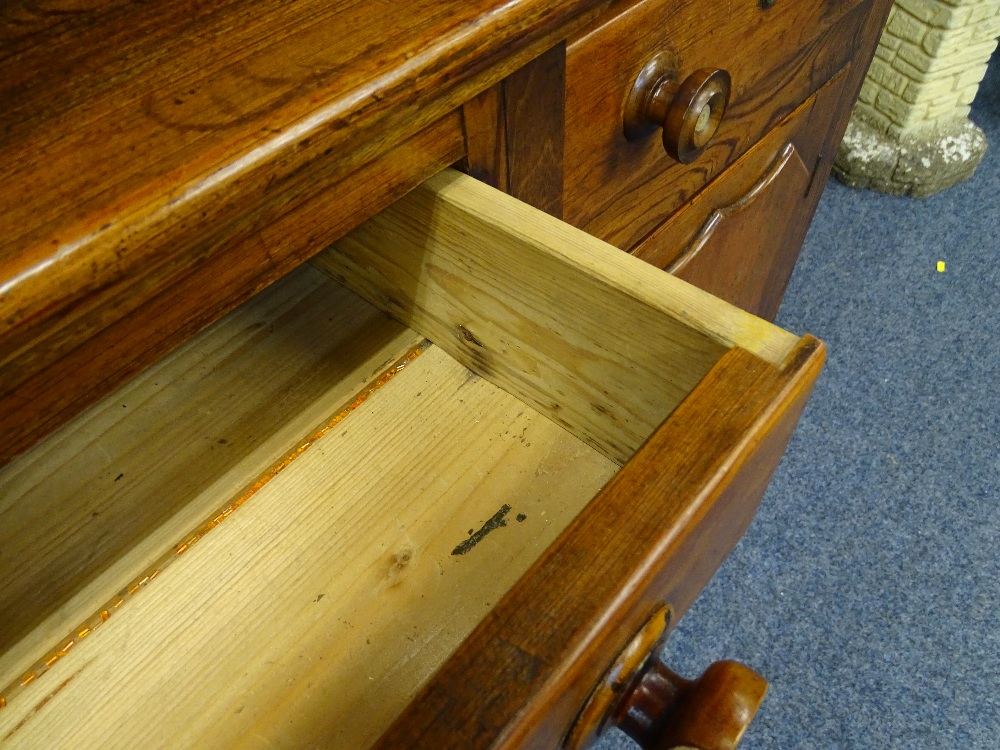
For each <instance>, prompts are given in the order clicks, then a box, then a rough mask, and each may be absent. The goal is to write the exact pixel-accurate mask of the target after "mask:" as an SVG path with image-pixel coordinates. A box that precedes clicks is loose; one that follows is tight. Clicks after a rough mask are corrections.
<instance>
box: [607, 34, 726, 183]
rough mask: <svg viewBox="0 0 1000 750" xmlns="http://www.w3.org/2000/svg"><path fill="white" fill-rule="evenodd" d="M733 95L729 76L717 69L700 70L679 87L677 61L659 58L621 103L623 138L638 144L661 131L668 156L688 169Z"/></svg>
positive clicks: (667, 55)
mask: <svg viewBox="0 0 1000 750" xmlns="http://www.w3.org/2000/svg"><path fill="white" fill-rule="evenodd" d="M731 90H732V79H731V78H730V76H729V73H727V72H726V71H725V70H720V69H716V68H701V69H699V70H696V71H695V72H694V73H692V74H691V75H689V76H688V77H687V78H685V79H684V80H683V81H682V82H678V74H677V60H676V58H675V57H674V56H673V55H672V54H670V53H669V52H661V53H659V54H657V55H656V56H655V57H653V59H652V60H650V61H649V62H648V63H647V64H646V65H645V67H643V69H642V70H641V71H639V75H638V76H637V77H636V80H635V83H634V84H633V85H632V90H631V92H630V93H629V95H628V99H626V101H625V112H624V125H625V137H626V138H628V139H629V140H631V141H637V140H641V139H642V138H645V137H646V136H648V135H649V134H650V133H651V132H653V131H654V130H655V129H656V128H657V127H661V128H663V148H664V149H666V152H667V153H668V154H669V155H670V156H671V157H672V158H674V159H676V160H677V161H679V162H680V163H681V164H690V163H691V162H693V161H694V160H695V159H697V158H698V157H699V156H700V155H701V152H702V151H704V150H705V147H706V146H708V144H709V142H710V141H711V140H712V138H713V137H714V136H715V134H716V132H717V131H718V129H719V124H720V123H721V122H722V118H723V117H724V116H725V114H726V106H727V105H728V104H729V94H730V91H731Z"/></svg>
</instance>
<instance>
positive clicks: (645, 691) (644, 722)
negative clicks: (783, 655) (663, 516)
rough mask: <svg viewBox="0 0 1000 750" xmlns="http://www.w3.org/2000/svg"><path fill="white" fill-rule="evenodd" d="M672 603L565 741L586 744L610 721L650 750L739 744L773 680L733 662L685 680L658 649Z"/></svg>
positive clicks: (622, 659) (725, 749)
mask: <svg viewBox="0 0 1000 750" xmlns="http://www.w3.org/2000/svg"><path fill="white" fill-rule="evenodd" d="M669 616H670V612H669V609H665V610H660V611H659V612H657V614H655V615H654V616H653V617H652V618H650V620H649V621H648V622H647V624H646V626H645V627H643V629H642V630H641V631H639V633H638V634H637V635H636V636H635V638H633V639H632V642H631V643H630V644H629V645H628V646H627V647H626V648H625V649H624V650H623V651H622V653H621V654H620V655H619V657H618V658H617V659H616V661H615V663H614V664H613V665H612V666H611V668H610V669H609V670H608V672H607V673H606V674H605V676H604V678H603V679H602V680H601V681H600V683H598V686H597V687H596V688H595V689H594V692H593V693H592V694H591V696H590V698H589V699H588V701H587V703H586V705H585V706H584V708H583V710H582V711H581V712H580V715H579V716H578V717H577V721H576V724H575V725H574V727H573V729H572V730H571V731H570V734H569V736H568V737H567V740H566V742H565V748H566V750H584V749H585V748H586V747H588V746H589V745H590V744H591V743H592V741H593V740H595V739H596V738H597V737H598V736H600V735H601V734H602V733H603V732H604V731H605V730H606V729H607V728H608V727H609V726H612V725H614V726H617V727H618V728H619V729H621V730H622V731H624V732H625V733H626V734H628V735H629V736H630V737H631V738H632V739H634V740H635V741H636V742H637V743H638V744H639V745H640V747H642V748H643V750H674V749H675V748H684V749H685V750H687V749H689V748H694V749H695V750H734V748H735V747H736V746H737V745H738V744H739V741H740V739H742V737H743V733H744V732H745V731H746V729H747V727H748V726H749V725H750V721H751V720H752V719H753V717H754V714H756V713H757V709H758V708H759V707H760V704H761V702H762V701H763V700H764V695H765V694H766V693H767V680H765V679H764V678H763V677H761V676H760V675H759V674H757V673H756V672H754V671H753V670H752V669H750V668H749V667H747V666H744V665H743V664H739V663H738V662H734V661H717V662H715V663H714V664H712V665H710V666H709V667H708V669H706V670H705V671H704V672H703V673H702V675H701V676H700V677H698V678H697V679H694V680H686V679H684V678H683V677H680V676H678V675H677V674H675V673H674V672H673V671H671V670H670V669H669V668H668V667H666V666H665V665H664V664H663V663H662V662H661V661H660V659H659V658H658V657H657V655H656V651H657V650H658V648H659V646H660V645H661V644H662V643H663V639H664V636H665V633H666V630H667V628H666V624H667V623H668V622H669Z"/></svg>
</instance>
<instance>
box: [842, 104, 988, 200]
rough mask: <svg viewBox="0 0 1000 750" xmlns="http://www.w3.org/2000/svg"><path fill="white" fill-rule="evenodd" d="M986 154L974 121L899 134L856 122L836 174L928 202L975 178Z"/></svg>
mask: <svg viewBox="0 0 1000 750" xmlns="http://www.w3.org/2000/svg"><path fill="white" fill-rule="evenodd" d="M985 153H986V135H985V134H984V133H983V131H982V130H980V129H979V128H978V127H977V126H976V124H975V123H972V122H970V121H969V120H958V121H957V122H956V123H955V124H954V126H951V127H947V128H940V127H939V128H928V129H926V130H924V131H917V132H910V133H905V134H903V135H901V136H894V135H891V134H889V133H884V132H882V131H880V130H877V129H876V128H873V127H871V126H870V125H867V124H865V123H864V122H860V121H858V120H857V119H852V120H851V122H850V124H849V125H848V126H847V133H846V134H845V135H844V140H843V142H842V143H841V145H840V150H839V152H838V153H837V160H836V162H835V163H834V167H833V173H834V174H835V175H836V176H837V178H838V179H839V180H840V181H841V182H843V183H845V184H846V185H850V186H851V187H858V188H868V189H870V190H877V191H879V192H882V193H890V194H892V195H909V196H913V197H914V198H926V197H928V196H931V195H934V194H935V193H938V192H940V191H942V190H945V189H946V188H950V187H951V186H952V185H955V184H957V183H959V182H962V181H963V180H967V179H968V178H970V177H972V175H973V173H974V172H975V171H976V167H977V166H979V162H980V160H981V159H982V158H983V154H985Z"/></svg>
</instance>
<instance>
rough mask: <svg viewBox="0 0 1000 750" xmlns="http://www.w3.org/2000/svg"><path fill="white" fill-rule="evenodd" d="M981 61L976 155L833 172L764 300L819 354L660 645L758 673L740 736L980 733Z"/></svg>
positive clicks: (984, 222)
mask: <svg viewBox="0 0 1000 750" xmlns="http://www.w3.org/2000/svg"><path fill="white" fill-rule="evenodd" d="M992 68H993V69H992V70H991V71H990V73H989V74H988V79H987V81H985V82H984V84H983V86H982V88H981V89H980V93H979V97H978V99H977V101H976V105H975V107H974V110H973V115H972V119H973V120H974V121H975V122H976V123H977V124H978V125H979V126H980V127H982V128H983V129H984V130H985V131H986V133H987V136H988V138H989V140H990V144H991V146H990V148H991V150H990V151H989V152H988V153H987V155H986V157H985V159H984V161H983V163H982V164H981V165H980V168H979V170H978V172H977V174H976V175H975V177H974V178H973V179H972V180H970V181H968V182H966V183H964V184H962V185H960V186H958V187H955V188H953V189H951V190H949V191H946V192H945V193H943V194H940V195H937V196H935V197H932V198H930V199H927V200H914V199H907V198H894V197H889V196H884V195H879V194H876V193H872V192H868V191H859V190H851V189H848V188H846V187H844V186H843V185H841V184H839V183H837V182H835V181H831V183H830V185H829V187H828V188H827V192H826V193H825V195H824V197H823V199H822V203H821V205H820V208H819V211H818V213H817V216H816V219H815V223H814V224H813V226H812V229H811V231H810V234H809V237H808V239H807V241H806V244H805V247H804V249H803V252H802V256H801V258H800V260H799V264H798V266H797V267H796V270H795V273H794V276H793V278H792V281H791V284H790V287H789V290H788V293H787V295H786V297H785V300H784V303H783V306H782V308H781V312H780V314H779V316H778V323H779V324H780V325H781V326H783V327H785V328H787V329H789V330H792V331H794V332H797V333H805V332H809V333H812V334H814V335H816V336H818V337H819V338H821V339H823V340H824V341H825V342H826V344H827V348H828V361H827V366H826V369H825V371H824V373H823V375H822V376H821V378H820V381H819V383H818V385H817V388H816V391H815V393H814V395H813V397H812V400H811V402H810V403H809V405H808V406H807V409H806V412H805V414H804V415H803V417H802V421H801V423H800V425H799V428H798V430H797V432H796V433H795V435H794V436H793V438H792V441H791V445H790V447H789V450H788V453H787V455H786V456H785V459H784V460H783V462H782V464H781V466H780V467H779V469H778V471H777V473H776V475H775V477H774V480H773V482H772V485H771V487H770V489H769V491H768V493H767V495H766V497H765V499H764V502H763V504H762V506H761V509H760V512H759V514H758V516H757V518H756V519H755V521H754V522H753V524H752V526H751V528H750V530H749V532H748V533H747V535H746V537H745V538H744V540H743V541H742V542H741V543H740V545H739V546H738V547H737V549H736V551H735V552H734V553H733V555H732V556H731V557H730V559H729V560H728V561H727V562H726V564H725V565H724V567H723V568H722V569H721V570H720V572H719V573H718V575H717V576H716V578H715V579H714V581H713V582H712V583H711V585H710V586H709V587H708V588H707V589H706V590H705V592H704V593H703V594H702V596H701V597H700V598H699V599H698V601H697V602H696V603H695V605H694V607H693V608H692V609H691V611H690V612H689V613H688V614H687V615H686V617H685V618H684V619H683V620H682V621H681V623H680V625H679V626H678V629H677V630H676V631H675V634H674V635H673V636H672V638H671V640H670V642H669V643H668V646H667V650H666V652H665V659H666V661H667V663H668V664H670V665H671V667H672V668H674V669H675V670H676V671H678V672H680V673H681V674H686V675H688V676H693V675H696V674H699V673H700V672H701V671H702V670H703V669H704V668H705V667H706V666H707V665H708V664H709V663H710V662H712V661H714V660H716V659H720V658H735V659H738V660H741V661H743V662H745V663H747V664H749V665H752V666H753V667H754V668H756V669H758V670H759V671H760V672H761V673H763V674H764V675H765V676H766V677H767V678H768V679H769V680H770V681H771V690H770V693H769V694H768V697H767V699H766V700H765V702H764V705H763V707H762V708H761V711H760V713H759V714H758V716H757V719H756V720H755V721H754V723H753V725H752V726H751V728H750V730H749V732H748V733H747V735H746V737H745V739H744V742H743V744H742V745H741V748H745V749H746V750H756V749H760V748H768V749H771V748H774V749H782V750H785V749H789V750H791V749H796V748H804V749H806V750H812V749H814V748H816V749H825V748H849V749H851V750H854V749H855V748H857V749H862V748H864V749H867V748H872V749H875V748H877V749H878V750H889V749H891V748H900V749H903V748H905V750H922V749H923V748H928V749H931V748H933V749H934V750H940V749H945V748H947V749H948V750H952V749H955V750H998V748H1000V635H998V634H1000V563H998V560H1000V548H998V542H1000V507H998V506H1000V288H998V287H1000V62H996V63H994V65H993V66H992ZM939 260H943V261H945V263H946V270H945V272H944V273H939V272H938V271H937V270H936V264H937V261H939ZM626 747H632V745H631V743H629V742H628V741H627V740H625V739H622V736H620V735H619V736H614V737H608V738H607V739H606V740H605V741H604V742H603V743H602V748H605V749H606V750H611V748H615V749H616V750H617V749H619V748H626Z"/></svg>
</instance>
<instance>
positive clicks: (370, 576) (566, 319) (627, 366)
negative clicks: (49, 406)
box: [0, 172, 798, 748]
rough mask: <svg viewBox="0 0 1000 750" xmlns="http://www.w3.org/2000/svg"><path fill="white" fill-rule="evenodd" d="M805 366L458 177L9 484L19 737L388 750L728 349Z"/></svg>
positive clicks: (754, 333)
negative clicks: (498, 609)
mask: <svg viewBox="0 0 1000 750" xmlns="http://www.w3.org/2000/svg"><path fill="white" fill-rule="evenodd" d="M331 277H333V278H331ZM359 295H360V296H359ZM390 314H391V315H390ZM797 341H798V339H797V338H796V337H795V336H793V335H791V334H788V333H786V332H784V331H782V330H780V329H778V328H776V327H774V326H772V325H770V324H768V323H766V322H764V321H760V320H758V319H756V318H754V317H753V316H750V315H748V314H746V313H743V312H741V311H740V310H738V309H736V308H733V307H731V306H729V305H726V304H725V303H722V302H719V301H718V300H715V299H714V298H712V297H710V296H709V295H706V294H704V293H702V292H700V291H699V290H697V289H695V288H693V287H690V286H689V285H687V284H685V283H684V282H681V281H678V280H677V279H674V278H671V277H669V276H668V275H666V274H664V273H662V272H660V271H658V270H656V269H655V268H652V267H651V266H648V265H646V264H644V263H642V262H641V261H639V260H637V259H635V258H631V257H629V256H626V255H624V254H622V253H620V252H619V251H617V250H615V249H614V248H611V247H610V246H607V245H604V244H603V243H601V242H599V241H597V240H594V239H593V238H590V237H588V236H587V235H585V234H583V233H581V232H578V231H577V230H574V229H572V228H570V227H568V226H566V225H564V224H562V223H561V222H558V221H557V220H555V219H552V218H551V217H548V216H547V215H545V214H541V213H540V212H538V211H535V210H533V209H530V208H529V207H527V206H524V205H523V204H520V203H518V202H517V201H514V200H513V199H510V198H508V197H507V196H503V195H501V194H499V193H497V192H496V191H493V190H491V189H490V188H488V187H486V186H484V185H481V184H480V183H477V182H475V181H473V180H471V179H470V178H467V177H464V176H462V175H459V174H456V173H451V172H449V173H445V174H442V175H439V176H438V177H435V178H433V179H432V180H430V181H429V182H428V183H427V184H425V185H424V186H421V187H420V188H418V189H417V190H416V191H414V192H413V193H411V194H409V195H408V196H406V197H405V198H404V199H402V200H401V201H399V202H398V203H397V204H395V205H394V206H392V207H391V208H390V209H389V210H387V211H385V212H383V213H382V214H380V215H379V216H377V217H375V219H373V220H372V221H370V222H368V223H367V224H365V225H363V226H362V227H360V228H358V229H357V230H355V231H354V232H352V233H351V234H350V235H349V236H348V237H346V238H344V239H343V240H341V241H339V242H338V243H337V245H336V246H335V247H334V248H331V249H330V250H328V251H325V252H324V253H323V254H321V256H320V257H319V258H318V259H317V260H316V261H315V265H314V266H306V267H302V268H300V269H298V270H297V271H295V272H293V273H292V274H290V275H289V276H287V277H286V278H285V279H283V280H281V281H280V282H278V283H277V284H275V285H274V286H272V287H271V288H269V289H268V290H267V291H265V292H264V293H262V294H261V295H259V296H258V297H256V298H254V299H253V300H251V301H250V302H249V303H248V304H246V305H245V306H243V307H242V308H240V309H238V310H237V311H235V312H234V313H232V314H231V315H229V316H228V317H227V318H225V319H223V320H222V321H220V322H219V323H218V324H216V325H215V326H213V327H212V328H210V329H208V330H206V331H205V332H203V333H202V334H200V335H199V336H198V337H196V338H195V339H194V340H192V341H191V342H190V343H189V344H187V345H186V346H184V347H183V348H181V349H179V350H178V351H177V352H175V353H174V354H173V355H171V356H170V357H168V358H167V359H165V360H164V361H162V362H161V363H159V364H158V365H156V366H155V367H153V368H152V369H150V370H148V371H147V372H145V373H144V374H143V375H142V376H140V377H139V378H137V379H135V380H134V381H132V382H131V383H130V384H129V385H127V386H126V387H125V388H123V389H122V390H120V391H119V392H118V393H116V394H114V395H113V396H112V397H110V398H108V399H106V400H105V401H104V402H102V403H100V404H98V405H97V406H95V407H93V408H91V409H90V410H88V411H87V412H85V413H84V414H83V415H82V416H81V417H80V418H78V419H77V420H75V421H74V422H72V423H70V424H69V425H66V426H65V427H64V428H63V429H61V430H60V431H59V432H57V433H56V434H55V435H53V436H52V437H51V438H50V439H49V440H47V441H46V442H44V443H42V444H41V445H39V446H37V447H36V448H34V449H33V450H32V451H30V452H29V453H27V454H25V455H23V456H22V457H20V458H19V459H17V460H16V461H15V462H13V463H11V464H9V465H7V466H5V467H3V468H2V469H0V518H2V521H3V522H2V525H0V704H2V705H3V708H2V710H0V742H4V743H9V744H10V745H11V746H12V747H17V746H25V747H58V746H69V745H72V746H79V747H85V746H90V745H97V744H101V745H108V744H110V745H112V746H122V747H138V746H143V747H149V746H153V745H158V744H163V745H171V746H173V745H177V746H192V745H206V744H208V745H211V746H216V747H219V746H241V747H268V746H278V747H302V746H309V745H310V744H313V743H322V744H324V745H329V746H335V747H351V748H359V747H365V746H367V745H369V744H371V743H372V742H373V741H374V740H375V739H376V738H377V737H378V736H379V735H380V734H381V733H382V731H384V729H385V728H386V727H387V726H388V724H389V723H391V721H392V720H393V718H394V717H395V716H397V715H398V714H399V713H400V712H401V711H402V709H403V708H404V707H405V706H406V704H407V703H408V702H409V701H410V700H411V699H412V697H413V696H414V695H415V694H416V692H417V691H418V690H419V688H420V687H421V686H422V685H423V684H425V683H426V681H427V680H428V679H429V678H430V677H431V676H432V675H433V673H434V671H435V670H436V669H437V667H438V666H439V665H440V664H441V663H442V662H443V661H444V660H445V659H446V658H447V657H448V655H449V654H450V653H452V652H453V651H454V649H455V648H456V647H457V646H458V644H459V643H460V642H461V641H462V640H463V639H464V638H465V637H466V636H467V635H468V634H469V633H470V632H471V631H472V629H473V628H474V627H475V626H476V624H477V623H478V622H479V621H480V620H481V619H482V618H483V617H484V616H485V615H486V614H487V613H488V611H489V610H490V608H491V607H492V606H493V605H494V604H495V603H496V602H497V601H498V599H499V598H500V597H501V596H502V595H503V594H504V592H506V591H507V590H508V589H510V587H511V586H512V585H513V584H514V582H515V581H516V580H517V579H518V578H519V577H520V576H521V575H522V574H523V573H524V572H525V571H526V570H527V569H528V568H529V567H530V566H531V564H532V562H533V561H534V560H535V559H536V558H537V556H538V555H539V554H540V553H541V551H542V550H543V549H545V547H546V546H547V545H549V544H550V543H551V542H552V541H553V540H554V539H555V538H556V537H557V536H558V534H559V533H560V532H561V531H562V530H563V529H564V528H565V527H566V525H567V524H568V523H569V522H570V521H571V520H572V519H573V517H574V516H576V515H577V514H578V513H579V512H580V510H581V509H582V508H583V507H584V506H585V505H586V504H587V502H588V501H589V500H590V499H591V498H592V497H593V496H594V495H595V494H596V493H597V492H598V490H599V489H600V488H601V487H602V486H603V485H604V484H605V483H606V482H607V481H608V480H609V479H610V478H611V477H612V476H613V475H614V474H615V473H616V472H617V470H618V469H619V467H620V466H621V465H623V464H624V463H625V462H626V461H627V460H628V459H629V457H630V455H631V454H632V453H633V452H634V451H635V450H636V449H637V448H638V447H639V446H640V445H641V444H642V442H643V441H644V440H645V439H646V438H647V437H648V436H649V435H650V434H651V433H652V431H653V430H654V429H655V428H656V427H657V426H658V425H659V424H660V423H661V422H662V421H663V419H665V418H666V417H667V416H668V415H669V414H670V412H671V411H672V410H673V408H674V407H676V405H677V404H678V403H680V401H681V400H683V398H684V397H685V395H686V394H687V393H688V392H690V390H691V389H692V388H693V387H694V386H695V385H696V384H697V383H698V382H699V380H701V378H702V377H703V376H704V374H705V373H706V372H707V371H708V370H709V369H710V368H711V367H712V365H713V364H714V363H715V362H717V361H718V359H719V358H720V357H721V356H722V355H723V354H725V352H727V351H728V350H729V349H731V348H733V347H740V348H744V349H748V350H749V351H751V352H753V353H754V354H756V355H758V356H759V357H761V358H763V359H766V360H768V361H771V362H774V363H776V364H777V363H780V362H782V361H783V360H784V358H785V357H786V356H787V354H788V353H789V352H790V351H791V349H792V348H793V347H794V346H795V344H796V342H797ZM432 342H433V343H432ZM151 738H155V740H151Z"/></svg>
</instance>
